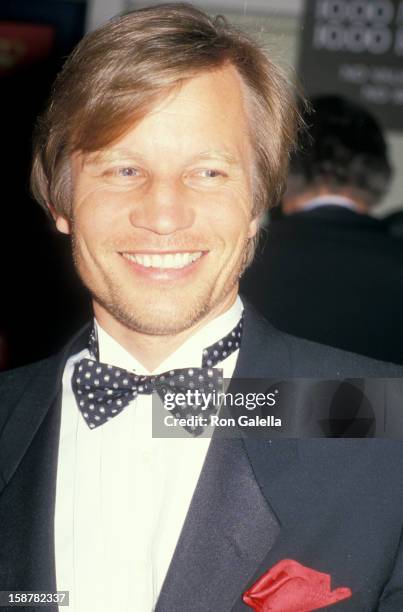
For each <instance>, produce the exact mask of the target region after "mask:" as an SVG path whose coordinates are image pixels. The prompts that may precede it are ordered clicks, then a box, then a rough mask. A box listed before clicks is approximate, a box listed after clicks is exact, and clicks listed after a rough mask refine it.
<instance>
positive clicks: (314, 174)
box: [241, 96, 403, 363]
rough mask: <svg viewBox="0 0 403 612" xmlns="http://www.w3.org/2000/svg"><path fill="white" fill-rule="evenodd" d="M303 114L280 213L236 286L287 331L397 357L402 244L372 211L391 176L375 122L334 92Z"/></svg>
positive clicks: (401, 330) (402, 341) (402, 356)
mask: <svg viewBox="0 0 403 612" xmlns="http://www.w3.org/2000/svg"><path fill="white" fill-rule="evenodd" d="M303 113H304V118H305V123H306V129H304V130H302V131H301V132H300V136H299V143H298V147H297V149H296V151H295V152H294V154H293V155H292V156H291V162H290V170H289V177H288V181H287V188H286V191H285V194H284V196H283V199H282V201H281V208H282V215H276V216H275V218H273V220H272V222H271V223H270V225H269V228H268V233H267V237H266V245H265V248H264V250H263V253H260V254H258V255H257V256H256V259H255V262H254V264H253V266H252V267H251V268H250V269H249V270H248V271H247V272H246V274H245V277H244V279H243V280H242V282H241V288H242V290H243V292H244V294H245V296H247V297H248V298H249V299H250V300H251V302H252V303H253V304H254V305H255V306H256V307H257V308H258V309H259V310H261V312H262V313H263V314H264V315H265V316H266V317H267V318H268V319H269V320H270V321H271V322H272V323H274V324H275V325H276V326H277V327H279V328H280V329H282V330H284V331H287V332H289V333H292V334H295V335H297V336H301V337H303V338H308V339H310V340H315V341H317V342H322V343H324V344H329V345H332V346H336V347H340V348H343V349H347V350H351V351H354V352H356V353H361V354H363V355H368V356H371V357H375V358H378V359H384V360H388V361H393V362H396V363H403V348H402V347H403V245H402V244H401V243H400V241H398V240H397V239H394V238H392V237H390V236H389V235H388V232H387V228H386V225H385V224H384V222H383V221H382V220H379V219H376V218H374V217H373V216H372V215H371V213H372V211H373V210H374V208H375V207H376V206H377V204H379V202H380V201H381V199H382V197H383V196H384V195H385V193H386V191H387V189H388V186H389V183H390V179H391V176H392V168H391V164H390V161H389V157H388V150H387V145H386V141H385V138H384V135H383V133H382V130H381V127H380V125H379V124H378V122H377V121H376V120H375V118H374V117H373V116H372V115H371V114H370V113H369V112H368V111H367V110H366V109H364V108H362V107H361V106H359V105H358V104H355V103H353V102H350V101H348V100H346V99H343V98H341V97H339V96H321V97H318V98H316V99H314V100H313V101H312V104H311V107H310V108H307V107H305V108H304V110H303Z"/></svg>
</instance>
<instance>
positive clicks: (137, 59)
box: [31, 4, 298, 216]
mask: <svg viewBox="0 0 403 612" xmlns="http://www.w3.org/2000/svg"><path fill="white" fill-rule="evenodd" d="M226 63H229V64H231V65H232V66H234V67H235V68H236V69H237V71H238V73H239V75H240V76H241V79H242V82H243V84H244V89H245V91H246V107H247V112H248V115H249V126H250V139H251V144H252V147H253V149H254V152H255V167H256V172H255V185H254V202H253V214H254V215H258V214H260V213H262V212H263V211H264V210H265V209H267V208H269V207H270V206H272V205H273V204H276V203H277V202H278V201H279V199H280V197H281V194H282V192H283V188H284V185H285V179H286V174H287V168H288V158H289V153H290V149H291V148H292V146H293V144H294V140H295V131H296V127H297V124H298V112H297V107H296V102H295V99H294V90H293V88H292V86H291V85H290V84H289V82H288V80H287V78H286V77H285V76H284V74H283V71H282V70H281V69H280V68H279V67H278V66H276V65H275V64H274V63H273V62H272V61H271V60H270V59H269V58H268V57H267V55H266V54H265V53H264V51H263V50H262V49H260V48H259V46H258V45H257V43H255V42H254V41H252V40H250V39H249V38H248V37H247V36H246V35H245V34H244V33H242V32H240V31H238V30H237V29H235V28H234V27H233V26H231V25H229V24H228V23H227V21H226V20H225V19H224V18H223V17H221V16H218V17H215V18H211V17H209V16H208V15H207V14H206V13H204V12H202V11H200V10H198V9H196V8H194V7H193V6H191V5H189V4H164V5H160V6H157V7H152V8H147V9H142V10H136V11H132V12H129V13H127V14H124V15H122V16H119V17H117V18H114V19H113V20H111V21H109V22H108V23H106V24H105V25H103V26H102V27H100V28H99V29H97V30H96V31H94V32H92V33H91V34H88V35H87V36H85V37H84V38H83V39H82V41H81V42H80V43H79V44H78V45H77V47H76V49H75V50H74V51H73V53H72V54H71V56H70V57H69V58H68V60H67V61H66V63H65V65H64V67H63V69H62V71H61V72H60V74H59V75H58V77H57V79H56V82H55V84H54V87H53V91H52V94H51V97H50V101H49V104H48V107H47V109H46V110H45V112H44V114H43V115H42V117H40V119H39V121H38V125H37V130H36V134H35V142H34V158H33V168H32V175H31V187H32V192H33V194H34V196H35V198H36V199H37V200H38V202H39V204H41V206H43V207H44V208H45V209H49V208H51V209H53V210H54V211H55V212H56V213H58V214H63V215H65V216H70V214H71V202H72V186H71V181H70V157H71V155H72V153H74V152H75V151H81V152H83V153H90V152H94V151H97V150H100V149H102V148H104V147H106V146H108V145H109V144H110V143H112V142H113V141H116V140H117V139H119V138H120V137H121V136H122V135H123V134H124V133H125V132H126V131H127V130H128V128H129V127H130V126H132V125H133V123H134V122H135V121H139V120H141V119H142V118H143V117H144V116H145V115H146V114H147V113H148V112H149V111H150V110H151V108H152V105H153V104H155V103H156V101H157V100H158V98H160V97H161V96H162V95H164V94H166V93H167V92H169V91H170V90H171V89H172V88H174V87H177V86H178V85H180V83H181V82H183V81H184V80H185V79H188V78H191V77H192V76H195V75H197V74H199V73H200V72H202V71H204V70H209V69H210V70H211V69H215V68H219V67H221V66H222V65H224V64H226Z"/></svg>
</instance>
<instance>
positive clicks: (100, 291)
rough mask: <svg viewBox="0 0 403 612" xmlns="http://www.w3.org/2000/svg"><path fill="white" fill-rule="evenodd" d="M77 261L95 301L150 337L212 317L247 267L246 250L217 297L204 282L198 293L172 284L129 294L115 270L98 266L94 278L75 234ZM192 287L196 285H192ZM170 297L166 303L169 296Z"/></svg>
mask: <svg viewBox="0 0 403 612" xmlns="http://www.w3.org/2000/svg"><path fill="white" fill-rule="evenodd" d="M72 252H73V260H74V264H75V267H76V270H77V273H78V275H79V277H80V278H81V281H82V282H83V284H84V285H85V287H86V288H87V289H88V291H89V292H90V294H91V296H92V299H93V300H94V302H96V303H97V304H99V305H100V306H101V307H102V308H103V309H104V310H105V311H106V312H107V313H108V314H109V315H110V316H111V317H113V318H114V319H115V320H116V321H117V322H118V323H120V324H121V325H122V326H124V327H125V328H127V329H129V330H130V331H134V332H137V333H140V334H144V335H150V336H174V335H176V334H179V333H181V332H183V331H185V330H187V329H190V328H191V327H194V326H196V325H197V324H198V323H199V322H200V321H201V320H203V319H204V318H206V317H208V315H209V313H210V312H211V311H212V310H213V309H215V308H216V307H217V306H219V304H220V303H221V302H223V301H224V300H225V298H226V297H227V296H228V295H229V294H230V293H231V291H232V290H233V289H234V286H235V285H236V284H237V283H238V281H239V276H240V273H241V271H242V269H243V267H244V260H245V253H246V249H245V250H244V252H243V253H242V256H241V257H240V259H239V261H238V265H237V266H236V267H235V268H234V269H233V271H232V274H231V276H230V277H229V278H228V280H227V282H226V283H225V287H224V288H223V290H222V291H221V292H220V293H219V294H218V295H217V296H214V289H215V285H214V283H212V284H211V285H209V284H208V283H204V285H203V286H202V287H198V288H197V294H196V293H192V294H191V295H190V296H186V298H187V300H186V298H185V296H183V295H180V294H179V293H178V290H175V291H174V292H173V291H172V292H170V290H169V287H166V288H165V287H164V288H163V289H161V291H158V290H157V291H153V292H149V293H152V294H153V295H149V294H147V289H146V288H143V289H142V288H141V287H139V288H138V289H137V291H136V292H134V291H133V292H132V293H131V295H129V294H128V292H127V289H126V287H125V286H124V285H123V284H119V283H118V282H116V281H114V274H113V270H112V269H110V270H105V269H104V268H102V269H101V268H98V270H99V271H100V274H101V276H102V281H101V282H99V281H98V282H96V281H94V275H93V274H91V272H87V270H88V268H87V266H86V264H85V260H84V258H83V257H82V256H81V252H80V248H79V246H78V244H77V241H76V239H75V235H74V233H73V234H72ZM190 289H191V290H192V288H190ZM168 294H169V295H170V297H169V300H167V301H166V302H165V304H164V298H165V300H166V297H167V295H168Z"/></svg>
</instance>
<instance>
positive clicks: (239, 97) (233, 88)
mask: <svg viewBox="0 0 403 612" xmlns="http://www.w3.org/2000/svg"><path fill="white" fill-rule="evenodd" d="M244 90H245V87H244V85H243V83H242V80H241V77H240V76H239V74H238V72H237V71H236V69H235V68H234V67H232V66H225V67H222V68H219V69H216V70H210V71H206V72H202V73H201V74H199V75H196V76H194V77H192V78H189V79H186V80H184V81H183V82H182V83H181V84H180V85H179V86H178V87H177V88H175V89H174V90H173V91H171V92H170V93H168V94H165V95H163V96H161V98H160V99H159V100H158V101H157V103H156V104H154V105H153V108H152V109H151V110H150V112H149V113H147V114H146V115H145V116H144V117H143V118H142V119H141V120H138V121H136V122H134V123H132V124H131V125H129V126H128V129H127V131H126V132H125V133H124V135H123V136H122V137H121V138H119V140H117V141H115V142H113V143H112V144H110V145H108V146H107V147H105V149H103V153H107V154H111V155H114V154H116V153H120V152H122V151H130V150H131V149H132V148H134V149H135V148H137V147H139V146H141V148H142V150H143V151H144V153H145V154H150V155H156V154H157V153H158V152H163V151H164V150H166V154H167V155H168V154H169V153H174V152H175V154H178V155H180V154H181V152H183V153H184V154H185V155H187V154H190V153H194V154H197V153H202V152H203V150H217V151H222V152H223V154H226V153H228V155H235V156H237V155H238V156H241V157H248V156H249V128H248V119H247V113H246V99H245V94H244Z"/></svg>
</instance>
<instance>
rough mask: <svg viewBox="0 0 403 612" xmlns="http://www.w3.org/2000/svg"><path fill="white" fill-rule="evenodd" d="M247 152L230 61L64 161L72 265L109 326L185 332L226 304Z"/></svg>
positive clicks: (241, 247)
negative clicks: (99, 146)
mask: <svg viewBox="0 0 403 612" xmlns="http://www.w3.org/2000/svg"><path fill="white" fill-rule="evenodd" d="M252 159H253V154H252V150H251V146H250V142H249V136H248V125H247V117H246V111H245V102H244V97H243V88H242V85H241V82H240V77H239V76H238V73H237V72H236V70H235V69H234V68H232V67H225V68H222V69H220V70H216V71H212V72H205V73H202V74H200V75H199V76H197V77H194V78H192V79H189V80H188V81H185V82H184V84H183V85H182V86H181V87H180V89H178V91H176V92H175V93H174V94H172V95H170V96H168V97H166V98H164V99H163V100H161V101H160V103H159V104H158V105H157V106H156V107H155V108H154V109H153V110H152V111H151V112H150V113H149V114H148V115H147V116H146V117H145V118H144V119H143V120H142V121H140V122H139V123H137V124H136V125H134V126H133V128H132V129H130V130H129V131H127V132H126V134H125V135H124V136H123V137H122V138H121V139H120V140H119V141H117V142H114V143H113V144H111V145H109V146H108V147H107V148H105V149H103V150H102V151H100V152H97V153H94V154H87V155H83V154H76V155H74V157H73V160H72V180H73V205H72V220H71V221H69V220H68V219H66V218H65V217H63V216H58V217H57V218H56V224H57V227H58V229H59V230H60V231H62V232H65V233H72V238H73V251H74V259H75V262H76V266H77V269H78V272H79V274H80V276H81V278H82V280H83V282H84V283H85V285H86V286H87V287H88V289H89V290H90V292H91V294H92V296H93V303H94V310H95V314H96V316H97V318H98V320H100V322H102V323H103V325H104V326H105V328H106V329H108V328H109V329H110V328H111V326H113V325H116V323H118V324H119V325H123V326H124V327H125V328H126V329H130V330H133V331H136V332H140V333H143V334H151V335H155V336H161V335H175V334H179V333H180V332H183V331H184V330H191V329H192V328H193V327H195V326H197V325H200V324H201V323H202V322H203V321H206V322H207V321H208V320H210V319H212V318H214V317H215V316H217V315H218V314H220V313H222V312H224V311H225V310H227V309H228V308H229V307H230V306H231V304H232V303H233V301H234V299H235V297H236V294H237V290H238V278H239V274H240V271H241V270H242V268H243V263H244V258H245V248H246V245H247V243H248V239H249V238H251V237H252V236H254V234H255V233H256V230H257V221H256V220H253V219H252V218H251V209H252V185H251V183H252V167H253V161H252Z"/></svg>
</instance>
